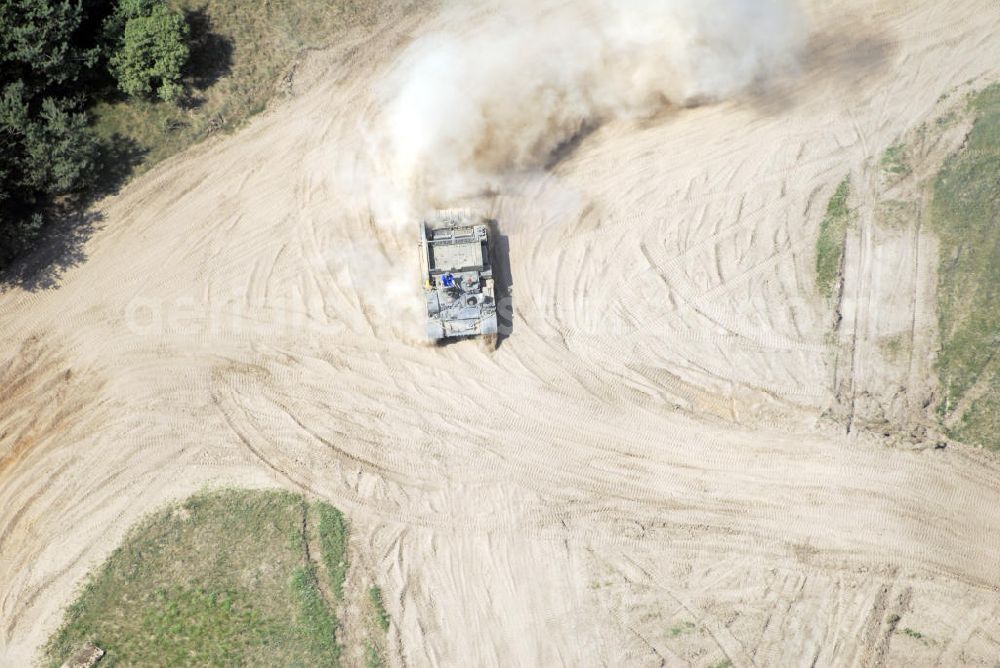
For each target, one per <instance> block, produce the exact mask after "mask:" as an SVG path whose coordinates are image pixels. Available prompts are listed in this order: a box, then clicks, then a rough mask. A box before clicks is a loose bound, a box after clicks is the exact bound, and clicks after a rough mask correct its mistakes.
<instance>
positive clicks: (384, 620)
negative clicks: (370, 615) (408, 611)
mask: <svg viewBox="0 0 1000 668" xmlns="http://www.w3.org/2000/svg"><path fill="white" fill-rule="evenodd" d="M368 600H370V601H371V603H372V608H373V609H374V610H375V623H376V624H378V627H379V628H380V629H382V630H383V631H388V630H389V613H388V612H386V611H385V604H384V603H383V602H382V590H381V589H379V587H378V585H372V586H371V587H370V588H369V589H368Z"/></svg>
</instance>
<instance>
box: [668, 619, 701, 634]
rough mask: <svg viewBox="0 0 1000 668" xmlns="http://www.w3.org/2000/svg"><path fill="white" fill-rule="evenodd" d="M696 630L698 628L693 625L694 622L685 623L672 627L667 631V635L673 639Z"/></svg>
mask: <svg viewBox="0 0 1000 668" xmlns="http://www.w3.org/2000/svg"><path fill="white" fill-rule="evenodd" d="M695 628H696V627H695V624H693V623H692V622H688V621H684V622H680V623H678V624H674V625H673V626H671V627H670V630H669V631H667V634H668V635H669V636H670V637H671V638H676V637H677V636H679V635H683V634H685V633H690V632H691V631H694V629H695Z"/></svg>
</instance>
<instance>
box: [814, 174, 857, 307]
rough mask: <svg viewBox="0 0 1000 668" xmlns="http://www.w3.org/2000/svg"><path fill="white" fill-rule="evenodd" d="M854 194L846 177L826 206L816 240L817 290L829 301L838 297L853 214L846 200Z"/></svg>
mask: <svg viewBox="0 0 1000 668" xmlns="http://www.w3.org/2000/svg"><path fill="white" fill-rule="evenodd" d="M850 194H851V178H850V176H845V177H844V180H843V181H841V182H840V185H839V186H837V190H836V192H834V194H833V197H831V198H830V201H829V202H828V203H827V206H826V215H825V216H824V217H823V220H822V222H821V223H820V225H819V238H818V239H817V240H816V287H817V288H818V289H819V291H820V294H822V295H823V296H824V297H826V298H827V299H831V298H833V297H834V296H835V294H836V292H837V291H838V286H839V285H840V272H841V268H842V264H843V259H844V241H845V239H846V238H847V226H848V224H849V223H850V219H851V212H850V209H848V208H847V199H848V197H850Z"/></svg>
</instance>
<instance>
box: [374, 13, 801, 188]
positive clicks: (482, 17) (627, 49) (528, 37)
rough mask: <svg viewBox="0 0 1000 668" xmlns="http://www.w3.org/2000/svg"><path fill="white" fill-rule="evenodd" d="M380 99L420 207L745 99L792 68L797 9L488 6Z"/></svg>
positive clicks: (419, 52) (432, 41) (459, 21)
mask: <svg viewBox="0 0 1000 668" xmlns="http://www.w3.org/2000/svg"><path fill="white" fill-rule="evenodd" d="M440 23H441V25H442V26H462V28H456V29H455V30H454V31H451V30H447V29H442V30H438V31H436V32H432V33H430V34H426V35H424V36H422V37H421V38H419V39H417V40H416V41H415V42H413V43H412V44H411V45H410V46H409V47H408V48H407V50H406V51H405V52H404V54H403V55H402V57H401V58H400V60H399V61H398V62H397V64H396V66H395V67H394V69H393V70H392V71H391V72H390V73H389V74H388V75H387V77H386V78H385V79H384V80H383V82H382V85H381V87H380V88H379V91H378V93H379V95H380V97H381V98H382V100H381V101H382V105H383V108H384V109H385V114H384V116H383V119H382V121H383V124H384V127H383V128H382V134H383V135H384V137H385V140H384V141H385V142H386V144H387V146H386V147H385V148H386V149H387V151H388V155H390V156H391V160H392V165H391V169H392V172H393V178H394V180H395V181H396V183H397V184H398V186H399V187H401V188H402V189H404V190H405V191H406V192H407V196H408V197H409V198H410V199H411V200H412V201H413V203H414V204H415V205H416V206H418V207H420V206H423V207H426V206H445V205H448V204H450V203H451V202H452V201H454V200H456V199H458V198H461V197H463V196H468V195H475V194H477V193H478V192H481V191H483V190H484V189H490V188H495V187H496V184H497V178H498V177H499V176H501V175H503V174H505V173H509V172H511V171H514V170H525V169H535V168H539V167H544V166H545V165H546V164H547V163H549V162H550V161H551V160H552V159H553V157H554V156H558V154H559V153H560V152H562V151H563V150H564V149H565V147H566V146H567V145H568V144H571V143H572V141H573V140H574V139H575V138H578V137H579V136H580V135H581V134H582V133H585V131H586V130H588V129H590V128H593V127H595V126H597V125H599V124H601V123H603V122H607V121H609V120H613V119H621V118H642V117H646V116H649V115H651V114H654V113H656V112H657V111H659V110H661V109H662V108H664V107H665V106H668V105H690V104H696V103H701V102H709V101H713V100H719V99H723V98H725V97H727V96H731V95H734V94H736V93H738V92H740V91H741V90H743V89H745V88H746V87H747V86H749V85H751V84H753V83H754V82H756V81H759V80H760V79H761V78H763V77H765V76H766V75H767V74H769V73H771V72H774V71H776V70H785V69H787V68H789V67H793V66H794V63H795V58H796V55H797V53H798V51H799V50H800V49H801V47H802V45H803V43H804V41H805V36H806V35H805V32H806V31H805V28H804V21H803V19H802V15H801V14H800V13H799V12H798V10H797V9H796V8H795V6H793V5H792V4H790V1H789V0H614V1H612V0H502V1H501V0H489V1H485V0H484V1H481V2H478V3H464V4H462V5H461V6H457V5H453V6H452V8H451V9H449V10H446V14H445V15H444V16H443V17H442V20H441V22H440Z"/></svg>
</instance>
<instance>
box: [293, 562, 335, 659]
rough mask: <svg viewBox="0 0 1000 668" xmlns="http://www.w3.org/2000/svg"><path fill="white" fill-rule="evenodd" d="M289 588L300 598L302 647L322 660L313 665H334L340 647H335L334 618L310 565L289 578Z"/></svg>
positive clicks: (296, 571)
mask: <svg viewBox="0 0 1000 668" xmlns="http://www.w3.org/2000/svg"><path fill="white" fill-rule="evenodd" d="M292 589H294V590H295V594H296V596H297V597H298V599H299V620H300V629H301V631H302V634H301V635H302V637H303V639H305V641H306V643H305V647H306V648H307V649H308V650H309V653H310V654H311V655H313V656H316V657H321V660H320V663H317V664H313V665H323V666H337V665H339V661H338V659H339V658H340V645H338V644H337V635H336V632H337V618H336V617H334V615H333V611H331V610H330V607H329V606H328V605H327V603H326V602H325V601H324V600H323V595H322V594H321V593H320V590H319V583H318V582H317V581H316V569H315V567H314V566H313V565H312V564H309V565H307V566H302V567H300V568H297V569H296V570H295V573H294V574H293V575H292Z"/></svg>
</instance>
